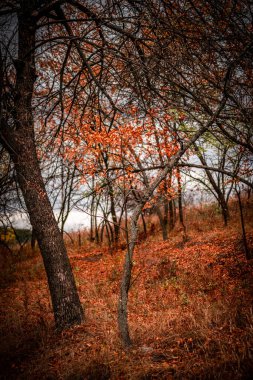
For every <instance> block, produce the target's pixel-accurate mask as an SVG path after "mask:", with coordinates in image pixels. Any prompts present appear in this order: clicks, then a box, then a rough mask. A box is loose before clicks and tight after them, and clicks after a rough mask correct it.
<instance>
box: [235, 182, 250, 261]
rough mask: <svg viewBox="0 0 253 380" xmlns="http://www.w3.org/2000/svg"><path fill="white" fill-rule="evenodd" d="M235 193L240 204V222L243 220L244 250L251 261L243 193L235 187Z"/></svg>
mask: <svg viewBox="0 0 253 380" xmlns="http://www.w3.org/2000/svg"><path fill="white" fill-rule="evenodd" d="M235 191H236V194H237V198H238V203H239V210H240V220H241V227H242V241H243V248H244V252H245V256H246V259H247V260H250V259H252V254H251V251H250V249H249V247H248V242H247V236H246V230H245V223H244V217H243V210H242V200H241V192H240V189H237V187H236V186H235Z"/></svg>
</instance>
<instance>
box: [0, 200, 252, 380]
mask: <svg viewBox="0 0 253 380" xmlns="http://www.w3.org/2000/svg"><path fill="white" fill-rule="evenodd" d="M237 215H238V210H237V206H236V203H234V204H233V205H232V206H231V217H232V219H231V221H230V224H229V226H228V227H227V228H226V229H224V228H223V225H222V221H221V216H220V215H219V213H217V210H216V209H214V206H208V207H207V208H206V209H202V210H198V211H197V210H196V209H191V210H188V212H187V215H186V222H187V227H188V236H189V240H188V241H187V242H183V241H182V233H181V232H180V226H179V225H177V226H176V228H175V230H174V231H173V232H172V233H171V235H170V239H169V241H167V242H163V241H162V239H161V235H160V232H159V231H158V229H159V228H158V226H157V230H156V234H154V235H153V236H150V237H148V239H147V240H146V241H143V242H141V243H140V244H138V246H137V248H136V252H135V257H134V270H133V282H132V287H131V291H130V299H129V323H130V329H131V336H132V338H133V346H132V347H131V348H130V349H127V350H124V349H123V348H122V346H121V342H120V340H119V337H118V331H117V297H118V289H119V282H120V277H121V270H122V263H123V257H124V251H122V250H118V251H115V252H114V253H113V255H110V254H109V253H108V250H107V249H106V247H104V246H102V247H97V246H96V245H95V244H94V243H90V242H88V241H87V239H86V242H85V244H84V245H82V247H78V244H77V243H76V244H75V245H69V248H68V249H69V255H70V259H71V263H72V267H73V271H74V274H75V278H76V282H77V285H78V290H79V295H80V298H81V302H82V304H83V306H84V308H85V316H86V318H85V322H84V323H83V324H82V325H81V326H76V327H73V328H71V329H69V330H67V331H65V332H63V333H61V334H57V333H56V332H55V331H54V328H53V315H52V312H51V306H50V302H49V292H48V288H47V283H46V278H45V274H44V270H43V266H42V262H41V258H40V256H39V254H38V252H37V253H35V254H34V255H33V256H32V255H31V252H30V253H29V252H26V253H25V252H24V253H23V255H24V256H26V258H25V257H22V259H21V258H20V257H19V258H17V257H15V258H12V259H10V258H8V260H9V261H8V262H9V264H10V265H12V266H13V268H14V269H13V270H12V271H10V272H9V274H8V276H7V277H8V281H6V283H5V284H2V288H1V300H0V305H1V310H2V312H1V316H0V331H1V336H2V342H1V358H2V359H1V368H2V369H1V378H2V379H69V380H72V379H73V380H75V379H76V380H78V379H79V380H81V379H93V380H95V379H115V380H116V379H224V380H225V379H226V380H227V379H235V380H236V379H251V378H253V364H252V355H253V307H252V295H253V292H252V291H253V276H252V274H253V263H252V262H251V261H249V262H246V260H245V258H244V253H243V248H242V245H241V232H240V224H239V221H238V218H237ZM245 215H246V221H247V231H248V240H249V242H250V245H251V248H252V240H253V235H252V233H251V231H252V227H253V225H252V220H253V219H251V217H252V207H251V206H250V205H248V206H247V209H245ZM210 216H211V219H210ZM84 237H85V233H84V235H83V238H84ZM75 238H76V236H75ZM75 241H76V242H77V239H75ZM101 253H102V256H101V258H100V259H99V260H97V261H86V260H83V258H85V257H90V256H95V255H97V254H101ZM5 254H7V253H5Z"/></svg>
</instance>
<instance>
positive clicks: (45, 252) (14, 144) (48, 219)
mask: <svg viewBox="0 0 253 380" xmlns="http://www.w3.org/2000/svg"><path fill="white" fill-rule="evenodd" d="M21 5H22V8H23V9H22V10H21V11H20V13H18V33H19V35H18V42H19V43H18V59H17V60H16V61H15V68H16V87H15V99H14V107H13V109H14V111H12V114H11V116H12V119H13V123H9V122H8V121H7V120H8V119H10V115H9V116H8V119H5V118H4V117H3V115H1V116H2V117H1V135H0V138H1V141H2V142H3V143H4V145H5V147H6V148H7V149H8V151H9V154H10V156H11V158H12V160H13V162H14V166H15V170H16V173H17V180H18V183H19V186H20V189H21V191H22V193H23V197H24V200H25V203H26V207H27V210H28V213H29V216H30V221H31V224H32V228H33V230H34V233H35V235H36V238H37V240H38V244H39V247H40V250H41V254H42V257H43V261H44V266H45V270H46V274H47V278H48V284H49V289H50V294H51V299H52V305H53V311H54V316H55V323H56V327H57V328H58V329H63V328H65V327H67V326H70V325H73V324H76V323H80V322H81V321H82V320H83V310H82V307H81V303H80V300H79V297H78V293H77V289H76V285H75V281H74V277H73V273H72V270H71V266H70V263H69V259H68V256H67V252H66V248H65V246H64V242H63V237H62V234H61V233H60V230H59V228H58V225H57V222H56V220H55V217H54V214H53V210H52V207H51V204H50V202H49V199H48V196H47V194H46V190H45V186H44V183H43V179H42V175H41V171H40V167H39V162H38V159H37V153H36V145H35V137H34V130H33V114H32V106H31V104H32V95H33V85H34V82H35V79H36V76H35V61H34V48H35V29H36V25H35V23H34V22H33V20H32V17H31V16H30V13H31V12H32V11H33V9H34V8H33V7H34V6H35V2H34V1H27V2H25V1H24V2H23V3H22V4H21Z"/></svg>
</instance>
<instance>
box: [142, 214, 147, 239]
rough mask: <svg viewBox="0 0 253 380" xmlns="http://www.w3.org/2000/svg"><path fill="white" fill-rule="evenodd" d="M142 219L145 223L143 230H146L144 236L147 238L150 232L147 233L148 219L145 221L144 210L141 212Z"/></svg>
mask: <svg viewBox="0 0 253 380" xmlns="http://www.w3.org/2000/svg"><path fill="white" fill-rule="evenodd" d="M141 219H142V224H143V232H144V236H145V239H146V238H147V236H148V233H147V225H146V221H145V216H144V215H143V212H142V213H141Z"/></svg>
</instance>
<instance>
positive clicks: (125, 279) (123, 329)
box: [118, 205, 143, 347]
mask: <svg viewBox="0 0 253 380" xmlns="http://www.w3.org/2000/svg"><path fill="white" fill-rule="evenodd" d="M142 206H143V205H139V206H137V207H136V209H135V210H134V211H133V214H132V217H131V222H130V236H129V244H128V249H127V253H126V256H125V263H124V268H123V276H122V280H121V286H120V296H119V303H118V326H119V332H120V336H121V339H122V342H123V344H124V346H126V347H127V346H130V345H131V343H132V342H131V338H130V335H129V327H128V318H127V317H128V312H127V304H128V292H129V288H130V283H131V274H132V267H133V261H132V259H133V252H134V247H135V243H136V241H137V235H138V227H137V222H138V219H139V216H140V214H141V210H142Z"/></svg>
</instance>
